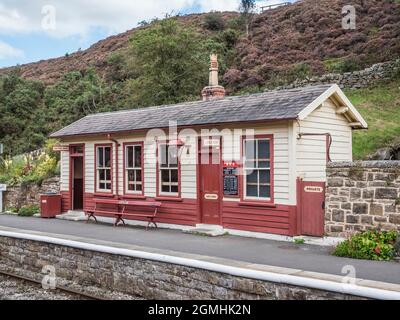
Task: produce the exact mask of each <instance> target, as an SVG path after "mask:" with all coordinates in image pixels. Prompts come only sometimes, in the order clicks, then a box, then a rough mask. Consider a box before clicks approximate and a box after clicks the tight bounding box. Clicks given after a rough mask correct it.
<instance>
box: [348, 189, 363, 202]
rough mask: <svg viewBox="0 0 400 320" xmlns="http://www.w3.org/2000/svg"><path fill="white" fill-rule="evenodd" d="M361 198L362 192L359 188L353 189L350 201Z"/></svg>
mask: <svg viewBox="0 0 400 320" xmlns="http://www.w3.org/2000/svg"><path fill="white" fill-rule="evenodd" d="M360 198H361V190H360V189H357V188H352V189H351V190H350V200H357V199H360Z"/></svg>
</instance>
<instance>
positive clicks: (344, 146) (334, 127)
mask: <svg viewBox="0 0 400 320" xmlns="http://www.w3.org/2000/svg"><path fill="white" fill-rule="evenodd" d="M336 110H337V109H336V106H335V105H334V104H333V102H332V101H331V100H327V101H326V102H325V103H323V104H322V105H321V107H320V108H318V109H316V110H315V111H314V112H313V113H311V114H310V115H309V116H308V117H307V118H306V119H304V120H302V121H299V123H298V124H297V126H296V127H297V134H299V133H330V134H331V135H332V139H333V143H332V146H331V150H330V155H331V159H332V161H352V159H353V156H352V129H351V127H350V125H349V122H348V120H347V119H346V118H345V117H344V116H343V115H339V114H337V113H336ZM326 159H327V155H326V137H325V136H303V137H302V138H301V139H299V140H298V141H297V148H296V163H297V175H298V176H299V177H301V178H303V179H304V180H305V181H315V182H325V181H326Z"/></svg>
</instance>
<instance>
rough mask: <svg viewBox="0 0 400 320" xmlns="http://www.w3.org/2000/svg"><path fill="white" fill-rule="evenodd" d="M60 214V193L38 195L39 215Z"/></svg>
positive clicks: (48, 216) (53, 215)
mask: <svg viewBox="0 0 400 320" xmlns="http://www.w3.org/2000/svg"><path fill="white" fill-rule="evenodd" d="M59 214H61V195H59V194H42V195H41V196H40V215H41V217H42V218H47V219H48V218H55V217H56V216H57V215H59Z"/></svg>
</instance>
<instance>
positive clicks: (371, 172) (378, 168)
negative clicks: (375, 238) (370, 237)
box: [325, 161, 400, 236]
mask: <svg viewBox="0 0 400 320" xmlns="http://www.w3.org/2000/svg"><path fill="white" fill-rule="evenodd" d="M327 176H328V181H327V192H326V208H327V210H326V217H325V222H326V223H325V228H326V233H327V235H331V236H346V235H347V234H348V233H352V232H355V231H361V230H370V229H377V228H378V229H382V230H398V231H400V161H364V162H362V161H360V162H354V163H348V162H346V163H331V164H330V165H329V167H328V169H327Z"/></svg>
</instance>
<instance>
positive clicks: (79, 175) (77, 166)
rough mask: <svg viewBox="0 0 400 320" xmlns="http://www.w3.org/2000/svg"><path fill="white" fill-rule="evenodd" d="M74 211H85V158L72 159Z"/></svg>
mask: <svg viewBox="0 0 400 320" xmlns="http://www.w3.org/2000/svg"><path fill="white" fill-rule="evenodd" d="M71 159H72V174H71V178H72V179H71V180H72V181H71V187H72V210H82V209H83V192H84V188H83V184H84V182H83V181H84V179H83V170H84V168H83V157H72V158H71Z"/></svg>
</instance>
